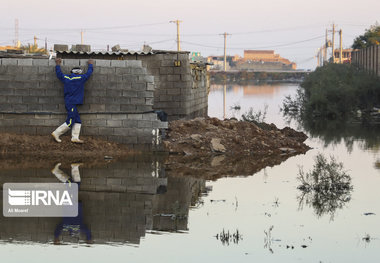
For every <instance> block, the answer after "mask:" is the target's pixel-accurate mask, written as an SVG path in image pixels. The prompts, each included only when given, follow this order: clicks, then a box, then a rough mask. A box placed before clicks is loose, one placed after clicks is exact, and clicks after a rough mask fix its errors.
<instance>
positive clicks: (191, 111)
mask: <svg viewBox="0 0 380 263" xmlns="http://www.w3.org/2000/svg"><path fill="white" fill-rule="evenodd" d="M123 59H125V60H135V59H137V60H141V61H142V64H143V66H144V67H145V68H146V69H147V71H148V73H149V74H151V75H153V76H154V83H155V91H154V105H153V108H154V109H155V110H163V111H165V112H166V113H167V114H168V118H169V120H175V119H181V118H193V117H205V116H207V110H208V90H209V83H208V81H207V79H208V77H207V70H206V67H205V66H203V67H202V66H195V65H192V64H190V59H189V53H188V52H179V53H177V52H165V53H164V52H163V53H157V54H150V55H135V56H125V57H124V58H123ZM176 61H179V62H180V64H179V65H180V66H176ZM177 65H178V64H177Z"/></svg>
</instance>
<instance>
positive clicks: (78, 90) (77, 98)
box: [55, 64, 93, 105]
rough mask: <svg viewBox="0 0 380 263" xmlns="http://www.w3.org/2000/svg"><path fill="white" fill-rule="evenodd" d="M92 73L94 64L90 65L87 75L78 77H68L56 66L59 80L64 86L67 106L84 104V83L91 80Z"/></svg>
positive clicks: (73, 75)
mask: <svg viewBox="0 0 380 263" xmlns="http://www.w3.org/2000/svg"><path fill="white" fill-rule="evenodd" d="M92 71H93V67H92V64H89V65H88V70H87V72H86V74H83V75H77V74H73V73H71V74H70V75H66V74H63V73H62V71H61V66H59V65H57V66H55V73H56V74H57V78H58V79H59V80H60V81H62V82H63V84H64V85H63V88H64V94H65V103H66V104H73V105H77V104H83V95H84V83H85V82H86V81H87V80H88V79H89V78H90V76H91V74H92Z"/></svg>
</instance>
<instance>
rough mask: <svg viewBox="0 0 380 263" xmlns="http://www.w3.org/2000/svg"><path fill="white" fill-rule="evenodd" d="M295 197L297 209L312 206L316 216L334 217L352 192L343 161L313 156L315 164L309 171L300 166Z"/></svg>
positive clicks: (349, 178) (320, 155)
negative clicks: (297, 191)
mask: <svg viewBox="0 0 380 263" xmlns="http://www.w3.org/2000/svg"><path fill="white" fill-rule="evenodd" d="M298 180H299V181H300V183H301V185H299V186H298V189H299V190H300V191H301V194H300V195H299V196H298V197H297V199H298V202H299V209H300V210H302V209H303V207H304V205H307V206H309V207H313V208H314V211H315V213H316V215H317V217H321V216H323V215H325V214H328V215H330V220H333V219H334V215H335V213H336V211H337V210H339V209H342V208H343V207H344V206H345V205H346V204H347V203H348V202H349V201H350V200H351V193H352V189H353V187H352V185H351V176H350V175H348V174H347V173H346V171H344V168H343V163H338V162H337V161H336V160H335V158H334V157H330V161H328V160H327V159H326V158H325V157H324V156H323V155H322V154H318V155H317V156H316V158H315V165H314V167H313V170H312V171H310V172H306V173H305V172H304V171H303V169H302V168H300V171H299V176H298Z"/></svg>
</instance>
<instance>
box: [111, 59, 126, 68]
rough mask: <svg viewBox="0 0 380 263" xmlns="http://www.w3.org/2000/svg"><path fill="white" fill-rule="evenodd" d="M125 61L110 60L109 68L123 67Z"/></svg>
mask: <svg viewBox="0 0 380 263" xmlns="http://www.w3.org/2000/svg"><path fill="white" fill-rule="evenodd" d="M125 65H126V61H125V60H111V67H125Z"/></svg>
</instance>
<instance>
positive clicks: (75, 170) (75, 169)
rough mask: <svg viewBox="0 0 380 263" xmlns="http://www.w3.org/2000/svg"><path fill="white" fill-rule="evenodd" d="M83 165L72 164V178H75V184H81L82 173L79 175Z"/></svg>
mask: <svg viewBox="0 0 380 263" xmlns="http://www.w3.org/2000/svg"><path fill="white" fill-rule="evenodd" d="M82 164H83V163H72V164H71V177H72V178H73V181H74V182H75V183H79V182H80V173H79V166H81V165H82Z"/></svg>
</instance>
